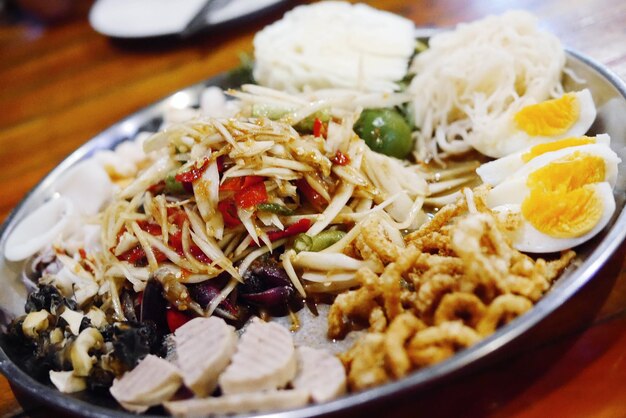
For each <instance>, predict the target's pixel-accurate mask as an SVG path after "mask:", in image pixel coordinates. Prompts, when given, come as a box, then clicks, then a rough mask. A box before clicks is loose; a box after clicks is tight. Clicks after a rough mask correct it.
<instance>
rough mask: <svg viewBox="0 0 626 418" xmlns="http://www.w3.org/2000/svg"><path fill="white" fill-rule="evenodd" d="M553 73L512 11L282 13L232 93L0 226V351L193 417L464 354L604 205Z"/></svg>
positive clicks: (560, 54) (528, 24) (271, 405)
mask: <svg viewBox="0 0 626 418" xmlns="http://www.w3.org/2000/svg"><path fill="white" fill-rule="evenodd" d="M329 21H333V22H335V24H334V25H330V26H324V27H325V28H326V27H328V28H329V29H328V31H326V30H325V31H324V33H320V31H319V29H318V28H319V27H320V26H319V24H320V22H329ZM372 28H375V29H372ZM505 29H506V30H505ZM502 45H507V48H503V47H502ZM486 56H488V57H490V58H489V59H488V60H486V61H485V60H484V59H482V60H481V59H480V58H479V57H486ZM312 57H314V59H312ZM565 64H566V60H565V52H564V50H563V47H562V46H561V44H560V42H559V41H558V39H556V38H555V37H554V36H553V35H551V34H549V33H547V32H545V31H543V30H541V29H539V28H538V27H537V22H536V20H535V18H534V17H532V16H530V15H529V14H527V13H525V12H509V13H506V14H504V15H502V16H490V17H487V18H485V19H483V20H480V21H476V22H472V23H469V24H461V25H459V27H458V28H457V29H455V30H453V31H449V32H446V33H441V34H438V35H435V36H434V37H432V38H431V39H430V40H429V41H428V40H427V41H425V42H422V41H419V40H416V39H415V38H414V25H413V23H412V22H410V21H408V20H407V19H404V18H402V17H400V16H397V15H393V14H390V13H387V12H382V11H378V10H375V9H373V8H371V7H369V6H365V5H362V4H357V5H351V4H348V3H343V2H334V1H329V2H321V3H316V4H312V5H307V6H299V7H296V8H295V9H294V10H292V11H290V12H288V13H287V14H286V15H285V16H284V17H283V19H281V20H280V21H278V22H276V23H274V24H272V25H270V26H268V27H266V28H265V29H263V30H262V31H261V32H259V33H258V34H257V35H256V37H255V40H254V62H252V63H251V67H249V68H247V70H249V71H250V73H248V74H247V79H248V82H245V83H243V84H241V85H239V86H238V87H237V88H232V89H226V90H222V89H221V88H220V87H217V86H211V87H208V88H206V89H205V90H204V92H203V93H202V94H201V96H200V98H199V105H198V106H196V107H189V106H183V107H180V106H174V105H172V106H171V107H170V109H169V110H167V111H166V112H165V113H164V115H163V123H162V125H161V126H160V129H159V130H158V131H157V132H145V131H144V132H140V133H138V134H137V136H136V137H135V138H133V139H132V140H131V141H127V142H123V143H121V144H120V145H118V146H117V147H116V148H115V149H112V150H106V151H98V152H96V153H95V154H94V155H93V156H91V157H90V158H88V159H85V160H83V161H81V162H80V163H78V164H76V165H75V166H74V167H72V168H70V169H69V170H68V172H67V173H65V174H64V175H63V176H61V178H60V179H59V180H58V181H57V182H56V183H55V184H54V185H53V189H54V190H53V191H54V195H53V196H52V197H51V198H50V199H49V200H48V201H47V202H45V203H44V204H43V205H42V206H41V207H39V208H38V209H37V210H35V211H34V212H33V213H31V214H29V215H27V216H26V218H24V219H23V220H22V221H21V223H20V224H18V225H17V227H15V228H14V229H13V230H12V231H11V235H10V236H9V238H8V239H7V243H6V246H5V250H4V251H5V252H4V253H5V258H6V259H7V260H9V261H13V262H20V263H23V265H24V268H23V281H24V283H25V285H26V287H27V288H28V291H29V294H28V297H27V302H26V306H25V311H26V314H25V315H21V316H19V317H17V318H15V319H14V320H13V322H12V323H11V325H10V326H9V327H8V329H7V332H6V336H7V338H8V339H9V341H12V342H13V345H14V347H16V348H15V350H16V353H15V356H17V357H19V358H20V359H22V361H23V363H22V364H24V367H25V368H26V369H27V371H28V372H30V373H31V374H33V375H35V376H36V377H38V378H39V379H41V380H43V381H48V380H49V381H50V382H51V383H52V384H53V385H54V386H55V387H56V388H57V389H59V390H61V391H63V392H66V393H74V392H81V391H83V390H90V391H92V392H100V393H105V394H107V395H108V394H110V395H112V396H113V397H114V398H115V400H116V401H117V402H119V404H120V405H122V406H123V407H124V408H126V409H128V410H131V411H134V412H143V411H146V410H148V409H149V408H160V407H161V406H162V407H164V408H165V410H166V411H167V412H169V413H171V414H173V415H176V416H197V415H211V414H224V413H245V412H252V411H265V410H276V409H285V408H293V407H298V406H303V405H306V404H308V403H310V402H324V401H327V400H330V399H332V398H335V397H337V396H342V395H344V394H345V393H346V392H350V391H358V390H363V389H367V388H371V387H374V386H377V385H380V384H384V383H385V382H388V381H392V380H395V379H400V378H402V377H404V376H406V375H408V374H409V373H411V372H413V371H415V370H418V369H420V368H423V367H427V366H430V365H432V364H435V363H437V362H440V361H443V360H445V359H446V358H449V357H450V356H452V355H454V354H455V353H457V352H459V351H461V350H463V349H465V348H467V347H470V346H471V345H473V344H475V343H477V342H478V341H480V340H481V339H483V338H485V337H487V336H489V335H491V334H492V333H493V332H495V331H496V330H497V329H498V328H499V327H502V326H504V325H506V324H507V323H508V322H510V321H512V320H514V319H515V318H516V317H518V316H520V315H523V314H524V313H525V312H527V311H528V310H529V309H531V308H532V306H533V305H534V303H536V302H537V301H538V300H540V298H541V297H542V295H543V294H544V293H545V292H546V291H548V290H549V289H550V287H551V286H552V283H553V282H554V281H555V280H557V279H558V277H559V276H560V275H561V273H562V272H563V271H564V270H565V269H566V268H568V266H569V265H570V263H571V261H572V260H573V259H574V258H575V252H574V251H572V248H574V247H575V246H576V245H578V244H580V243H582V242H584V241H586V240H588V239H590V238H591V237H593V236H594V235H595V234H597V233H598V232H599V231H601V230H602V229H603V228H604V227H605V226H606V225H607V223H608V220H609V219H610V217H611V215H612V214H613V212H614V210H615V202H614V199H613V195H612V188H613V186H614V185H615V178H616V175H617V165H618V163H619V162H620V160H619V158H618V157H617V155H616V154H615V153H614V152H613V151H612V150H611V149H610V138H609V137H608V135H606V134H598V135H595V136H585V135H586V134H587V130H588V129H589V127H590V126H591V124H592V123H593V120H594V119H595V106H594V103H593V98H592V96H591V93H590V92H589V90H586V89H581V90H580V91H572V92H569V91H567V92H566V91H565V89H564V87H563V84H562V79H563V77H564V76H565V75H566V74H570V76H571V77H572V78H576V77H575V74H573V73H571V71H570V70H568V69H567V68H566V66H565ZM494 74H498V76H497V77H495V76H494V77H492V75H494ZM239 75H241V71H240V73H239ZM173 97H175V96H173ZM170 103H175V100H173V99H172V100H171V101H170ZM564 178H567V179H569V180H568V181H563V179H564ZM564 184H565V185H564ZM537 202H542V203H541V204H538V203H537ZM546 202H554V203H546ZM33 219H37V221H38V222H39V223H40V225H41V228H39V229H40V230H36V231H35V230H33V228H29V227H27V226H25V225H28V224H29V222H30V221H33ZM281 318H282V319H283V321H282V322H281V321H278V322H276V321H277V320H279V319H281ZM304 318H306V319H304ZM284 319H286V322H285V321H284ZM311 323H316V324H318V325H319V324H322V326H323V327H324V333H325V334H326V336H325V337H322V338H310V339H308V340H307V339H306V338H303V337H302V336H303V335H305V336H306V335H307V333H312V332H313V331H312V328H311V327H312V325H311ZM285 325H287V327H285ZM350 338H351V339H350ZM341 341H349V344H347V345H346V344H343V345H342V344H341ZM268 350H269V351H268ZM276 353H280V355H277V354H276ZM319 365H324V369H325V370H326V371H327V373H320V372H319ZM154 410H156V409H152V410H151V411H154ZM157 411H158V410H157Z"/></svg>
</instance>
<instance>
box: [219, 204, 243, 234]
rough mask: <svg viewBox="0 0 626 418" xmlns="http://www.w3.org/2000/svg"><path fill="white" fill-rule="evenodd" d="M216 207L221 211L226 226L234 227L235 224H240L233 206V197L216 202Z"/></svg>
mask: <svg viewBox="0 0 626 418" xmlns="http://www.w3.org/2000/svg"><path fill="white" fill-rule="evenodd" d="M217 209H219V211H220V212H221V214H222V217H223V218H224V224H226V226H228V227H230V228H234V227H236V226H237V225H241V220H239V217H238V216H237V208H236V207H235V200H234V199H232V198H231V199H226V200H222V201H221V202H219V203H218V204H217Z"/></svg>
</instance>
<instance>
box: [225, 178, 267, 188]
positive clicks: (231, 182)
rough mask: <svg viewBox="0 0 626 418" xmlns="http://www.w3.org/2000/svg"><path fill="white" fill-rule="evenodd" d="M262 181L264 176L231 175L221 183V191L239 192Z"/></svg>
mask: <svg viewBox="0 0 626 418" xmlns="http://www.w3.org/2000/svg"><path fill="white" fill-rule="evenodd" d="M262 181H263V177H261V176H243V177H231V178H228V179H226V180H224V183H222V184H221V185H220V191H233V192H239V191H241V190H245V189H247V188H248V187H250V186H253V185H255V184H258V183H261V182H262Z"/></svg>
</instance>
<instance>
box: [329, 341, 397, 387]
mask: <svg viewBox="0 0 626 418" xmlns="http://www.w3.org/2000/svg"><path fill="white" fill-rule="evenodd" d="M384 344H385V337H384V336H383V335H382V334H379V333H369V334H367V335H366V336H365V337H364V338H362V339H361V340H359V341H358V342H357V343H356V344H355V345H354V347H352V348H351V349H350V351H348V352H347V353H345V354H344V355H342V356H341V360H342V362H343V363H344V366H345V367H346V370H347V374H348V385H349V386H350V388H351V389H352V390H362V389H367V388H370V387H374V386H378V385H381V384H383V383H385V382H387V381H389V379H390V376H389V374H388V373H387V370H386V368H385V347H384Z"/></svg>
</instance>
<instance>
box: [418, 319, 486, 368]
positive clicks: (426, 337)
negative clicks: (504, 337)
mask: <svg viewBox="0 0 626 418" xmlns="http://www.w3.org/2000/svg"><path fill="white" fill-rule="evenodd" d="M479 340H480V336H479V335H478V333H476V331H474V330H473V329H471V328H470V327H468V326H466V325H463V324H462V323H461V322H444V323H443V324H441V325H437V326H433V327H429V328H426V329H425V330H422V331H419V332H418V333H416V334H415V335H414V336H413V338H411V341H410V342H409V346H408V350H407V354H408V356H409V358H410V359H411V362H412V363H413V365H414V366H416V367H424V366H429V365H431V364H434V363H437V362H439V361H441V360H444V359H446V358H448V357H449V356H451V355H452V354H454V353H456V352H457V351H459V350H462V349H464V348H467V347H469V346H471V345H473V344H475V343H477V342H478V341H479Z"/></svg>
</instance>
